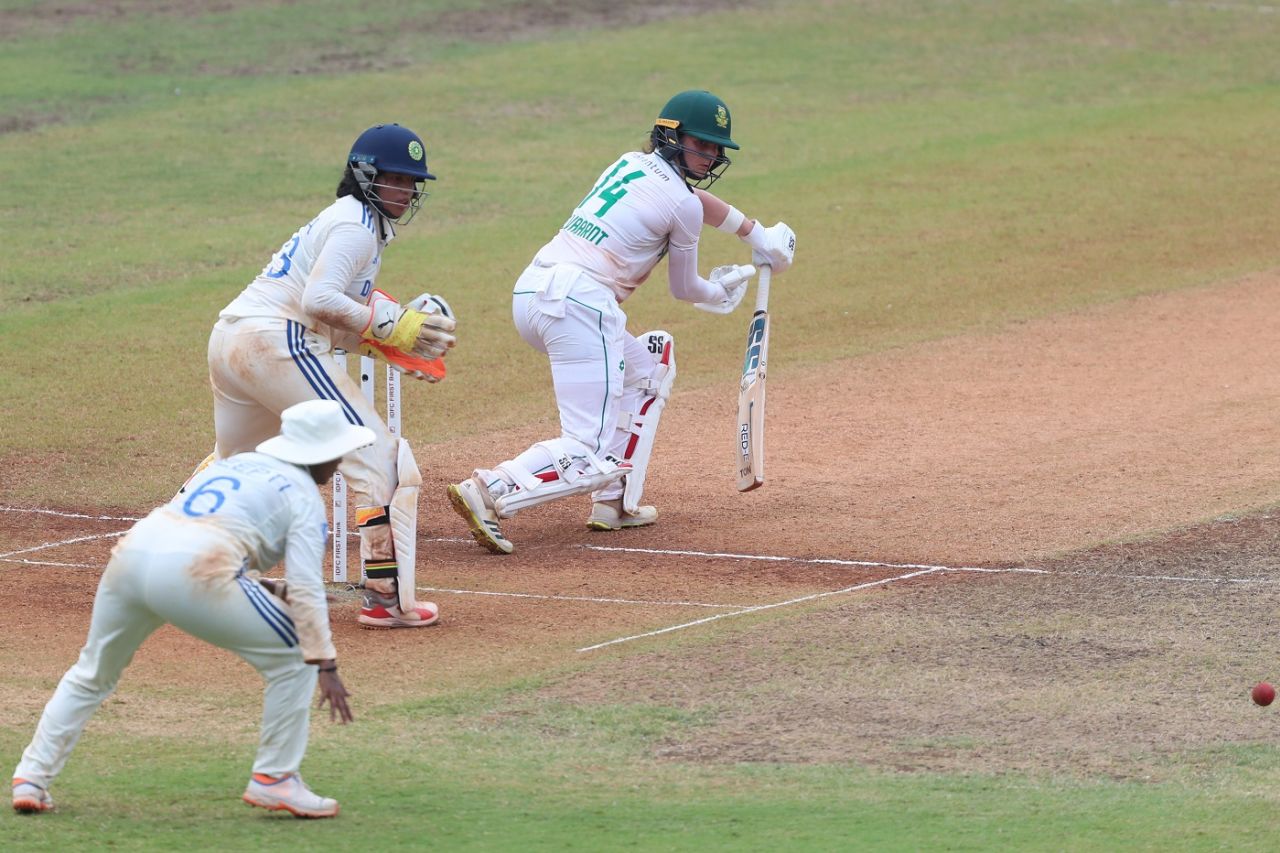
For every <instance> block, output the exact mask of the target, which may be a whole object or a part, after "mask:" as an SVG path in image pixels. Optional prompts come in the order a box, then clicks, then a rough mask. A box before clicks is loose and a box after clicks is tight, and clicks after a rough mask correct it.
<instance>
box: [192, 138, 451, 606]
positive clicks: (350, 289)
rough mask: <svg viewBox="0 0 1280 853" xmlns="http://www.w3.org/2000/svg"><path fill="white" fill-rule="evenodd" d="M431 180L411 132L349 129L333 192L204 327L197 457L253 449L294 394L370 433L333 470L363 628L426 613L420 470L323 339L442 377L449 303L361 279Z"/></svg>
mask: <svg viewBox="0 0 1280 853" xmlns="http://www.w3.org/2000/svg"><path fill="white" fill-rule="evenodd" d="M430 180H435V175H433V174H431V173H430V172H429V171H427V160H426V153H425V151H424V150H423V145H422V140H421V138H419V137H418V135H417V134H416V133H414V132H413V131H411V130H409V129H408V128H404V127H401V126H400V125H398V124H379V125H375V126H374V127H371V128H369V129H368V130H366V131H365V132H364V133H362V134H360V136H359V138H358V139H356V141H355V144H354V145H352V146H351V151H350V154H349V155H348V157H347V165H346V169H345V171H344V172H343V175H342V179H341V181H340V182H339V184H338V189H337V201H335V202H334V203H333V204H331V205H329V206H328V207H327V208H325V209H324V210H322V211H321V212H320V214H319V215H318V216H316V218H315V219H312V220H311V221H310V222H308V223H307V224H306V225H304V226H302V227H301V228H299V229H298V231H297V232H296V233H295V234H294V235H293V236H292V237H290V238H289V239H288V240H286V241H285V243H284V245H283V246H281V247H280V250H279V251H278V252H276V254H275V256H274V257H272V259H271V262H270V263H269V264H267V266H266V268H265V269H264V270H263V271H262V272H261V273H260V274H259V275H258V277H257V278H255V279H254V280H253V281H252V282H251V283H250V284H249V286H248V287H247V288H245V290H244V292H243V293H241V294H240V295H239V296H238V297H236V298H235V299H234V300H233V301H232V302H231V304H230V305H228V306H227V307H226V308H224V309H223V310H222V313H221V314H220V315H219V318H218V322H217V324H216V325H215V326H214V328H213V333H212V335H211V336H210V338H209V380H210V382H211V383H212V385H213V415H214V430H215V433H216V438H217V446H216V450H215V451H214V453H213V454H211V455H210V460H211V459H214V458H219V459H221V458H225V457H228V456H231V455H233V454H236V453H240V452H243V451H245V450H250V449H252V448H253V447H254V446H255V445H256V444H257V443H258V442H260V441H262V440H263V439H264V438H266V437H268V436H270V435H272V434H273V433H274V432H275V431H276V429H277V428H278V427H279V424H280V412H282V411H284V410H285V409H286V408H288V407H289V406H291V405H293V404H294V403H298V402H300V401H303V400H314V399H323V400H334V401H336V402H337V403H338V404H339V405H340V406H341V407H342V411H343V414H344V415H345V416H346V418H347V420H348V421H350V422H351V423H353V424H358V425H363V426H367V427H369V428H370V429H372V430H373V431H374V435H375V441H374V442H373V444H372V445H371V446H369V447H368V448H365V449H363V450H361V451H359V452H357V453H354V454H352V455H351V456H350V457H349V458H348V459H346V460H345V461H344V462H343V464H342V468H341V470H342V475H343V477H344V478H345V479H346V482H347V485H348V487H349V488H350V489H351V494H352V498H351V501H352V503H353V504H354V505H355V509H356V519H357V523H358V526H359V532H360V556H361V559H362V561H363V571H364V574H365V575H366V576H367V578H368V580H367V582H366V584H365V594H364V601H363V604H362V606H361V609H360V614H359V617H358V619H359V622H360V624H362V625H365V626H367V627H374V628H406V627H409V628H413V627H422V626H425V625H431V624H433V623H435V622H436V621H437V620H438V619H439V609H438V608H437V607H436V605H435V604H434V603H432V602H429V601H418V600H417V599H416V595H415V591H416V566H415V543H416V532H417V520H418V489H419V487H420V485H421V483H422V478H421V476H420V474H419V472H418V466H417V463H416V461H415V460H414V456H413V452H412V450H410V448H409V443H408V442H407V441H405V440H404V439H403V438H397V437H396V436H393V435H392V434H391V433H390V432H389V431H388V430H387V426H386V424H385V423H384V422H383V421H382V419H381V417H379V415H378V412H377V410H376V409H375V408H374V406H373V404H372V403H371V402H370V401H368V400H366V399H365V397H364V395H363V394H361V393H360V388H359V386H358V385H357V384H356V383H355V382H354V381H353V380H352V379H351V377H350V376H349V375H348V374H347V372H346V370H345V369H344V368H342V367H339V366H338V364H337V363H336V361H335V360H334V350H335V349H342V350H346V351H349V352H356V351H359V352H362V353H364V354H366V355H374V356H377V357H378V358H380V359H383V360H384V361H386V362H387V363H388V364H390V366H391V367H392V368H395V369H396V370H399V371H401V372H402V373H407V374H409V375H410V376H413V377H415V378H417V379H423V380H426V381H427V382H438V381H439V380H441V379H442V378H443V377H444V364H443V362H442V361H441V358H442V357H443V356H444V355H445V353H447V352H448V351H449V349H450V348H451V347H453V346H454V344H455V342H456V340H455V337H454V331H455V328H456V322H455V318H454V316H453V312H452V310H451V309H450V308H449V306H448V304H447V303H446V302H445V301H444V300H443V299H442V298H440V297H438V296H432V295H430V294H426V293H424V294H422V295H421V296H419V297H417V298H416V299H414V300H412V301H411V302H409V303H407V304H401V303H399V302H397V301H396V300H394V299H392V298H391V297H390V296H388V295H387V294H386V293H383V292H382V291H381V290H377V289H375V287H374V282H375V281H376V279H377V277H378V271H379V269H380V268H381V261H382V253H383V251H384V250H385V249H386V247H387V245H388V244H389V243H390V242H391V240H392V239H393V238H394V237H395V235H396V230H395V226H396V225H405V224H407V223H408V222H409V220H411V219H412V218H413V216H414V214H415V213H417V211H418V208H419V206H420V205H421V204H422V199H423V198H424V197H425V195H426V193H425V191H424V189H423V187H424V186H425V182H426V181H430ZM207 461H209V460H206V462H207ZM196 470H197V471H199V470H200V469H199V468H197V469H196Z"/></svg>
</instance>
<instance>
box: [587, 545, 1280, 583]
mask: <svg viewBox="0 0 1280 853" xmlns="http://www.w3.org/2000/svg"><path fill="white" fill-rule="evenodd" d="M582 547H584V548H586V549H588V550H592V551H624V552H630V553H635V554H658V555H663V556H672V557H706V558H709V559H710V558H719V559H729V560H759V561H762V562H769V563H808V564H820V565H835V566H860V567H864V568H877V569H932V570H934V571H939V572H983V573H987V574H1001V573H1005V574H1025V575H1049V576H1061V577H1068V576H1076V577H1097V578H1113V579H1115V580H1135V581H1180V582H1185V583H1241V584H1247V583H1258V584H1274V583H1280V579H1272V578H1222V577H1215V578H1192V577H1181V576H1179V575H1112V574H1107V573H1106V572H1072V571H1064V572H1055V571H1050V570H1049V569H1032V568H1027V567H1019V566H1014V567H1007V568H991V567H988V566H934V565H929V564H927V563H877V562H873V561H871V560H836V559H826V558H809V557H777V556H772V555H768V554H731V553H722V552H716V551H674V550H663V549H659V548H616V547H608V546H602V545H583V546H582Z"/></svg>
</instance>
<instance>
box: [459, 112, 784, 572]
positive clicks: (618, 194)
mask: <svg viewBox="0 0 1280 853" xmlns="http://www.w3.org/2000/svg"><path fill="white" fill-rule="evenodd" d="M726 148H733V149H737V148H738V144H737V143H736V142H734V141H733V139H732V138H731V136H730V119H729V110H728V108H727V107H726V106H725V104H724V102H723V101H721V100H720V99H719V98H717V97H716V96H715V95H713V94H711V93H710V92H705V91H687V92H681V93H680V94H678V95H676V96H675V97H674V98H672V99H671V100H670V101H669V102H668V103H667V105H666V106H665V107H664V108H663V109H662V112H661V113H660V114H659V116H658V118H657V119H656V120H655V122H654V126H653V128H652V130H651V132H650V135H649V140H648V142H647V144H646V145H645V146H644V150H643V151H631V152H629V153H627V154H624V155H623V156H622V157H620V158H619V159H618V160H616V161H615V162H614V163H612V164H610V165H609V167H608V168H606V169H605V170H604V172H602V173H601V175H600V177H599V179H598V180H597V181H596V183H595V186H593V187H592V188H591V190H590V191H589V192H588V193H587V194H586V196H585V197H584V198H583V199H582V201H581V202H579V203H578V206H577V207H576V208H574V210H573V212H572V213H571V214H570V215H569V218H568V219H567V220H566V221H565V223H564V225H563V226H561V228H560V231H559V232H558V233H557V234H556V235H555V237H554V238H552V240H551V242H549V243H547V244H546V245H545V246H543V247H542V249H540V250H539V251H538V254H537V255H536V256H535V257H534V259H533V262H532V263H531V264H530V265H529V266H528V267H527V268H526V269H525V271H524V273H523V274H521V276H520V278H519V279H518V280H517V281H516V284H515V288H514V292H513V295H512V315H513V318H514V320H515V325H516V329H517V330H518V331H519V332H520V336H521V337H523V338H524V339H525V341H526V342H527V343H528V344H529V345H530V346H532V347H533V348H534V349H536V350H538V351H539V352H541V353H544V354H545V355H546V356H547V357H548V358H549V359H550V361H551V378H552V383H553V385H554V387H555V396H556V405H557V406H558V407H559V409H560V435H559V436H558V437H556V438H552V439H549V440H547V441H540V442H538V443H537V444H535V445H533V446H532V447H530V448H529V449H528V450H525V451H524V452H523V453H521V454H519V455H518V456H516V457H515V458H514V459H509V460H507V461H505V462H501V463H499V464H497V465H495V466H494V467H492V468H477V469H476V470H475V472H474V474H473V475H472V476H471V477H470V478H469V479H467V480H463V481H462V482H460V483H456V484H454V485H451V486H449V487H448V494H449V500H450V502H451V503H452V504H453V507H454V509H455V510H456V511H457V512H458V514H459V515H461V516H462V518H463V519H465V520H466V522H467V525H468V526H469V527H470V529H471V533H472V535H473V536H474V537H475V539H476V541H477V542H479V543H480V544H481V545H482V546H484V547H485V548H488V549H489V550H490V551H493V552H494V553H498V554H509V553H511V552H512V550H514V546H513V545H512V543H511V541H510V540H508V539H507V538H506V537H505V536H504V535H503V533H502V529H501V527H500V524H501V519H503V518H508V517H510V516H512V515H514V514H515V513H517V512H519V511H520V510H522V509H526V508H528V507H531V506H536V505H538V504H541V503H545V502H547V501H551V500H555V499H557V498H563V497H569V496H571V495H578V494H585V493H588V492H590V493H591V495H592V499H593V506H592V509H591V514H590V516H589V517H588V519H587V526H588V527H590V528H591V529H593V530H620V529H622V528H626V527H641V526H644V525H648V524H653V523H654V522H655V521H657V518H658V511H657V509H655V508H654V507H653V506H650V505H647V504H642V503H641V502H640V500H641V496H642V494H643V490H644V481H645V475H646V473H647V471H648V466H649V459H650V455H651V453H652V451H653V445H654V438H655V436H656V434H657V429H658V422H659V419H660V417H661V415H662V410H663V408H664V406H665V405H666V401H667V397H668V395H669V394H670V393H671V387H672V384H673V383H674V382H675V377H676V358H675V343H674V341H673V340H672V338H671V335H670V334H668V333H667V332H665V331H660V330H656V331H651V332H645V333H643V334H641V335H638V336H636V335H632V334H630V333H629V332H628V331H627V328H626V323H627V318H626V315H625V314H623V312H622V308H621V303H622V302H623V301H624V300H625V299H626V298H627V297H628V296H630V295H631V294H632V293H633V292H634V291H635V290H636V288H638V287H639V286H640V285H641V284H643V283H644V281H645V280H646V279H647V278H648V277H649V274H650V273H651V272H652V271H653V268H654V267H655V266H656V265H657V264H658V262H659V261H661V260H662V258H663V256H667V257H668V264H667V277H668V283H669V286H670V290H671V294H672V295H673V296H675V297H676V298H677V299H680V300H682V301H685V302H691V303H694V304H695V305H696V306H697V307H699V308H702V309H704V310H707V311H711V312H713V313H728V312H729V311H731V310H733V308H734V307H736V306H737V304H738V303H739V302H740V301H741V300H742V296H743V293H744V292H745V291H746V286H747V281H748V280H749V279H750V276H751V275H752V274H753V273H754V270H753V269H752V268H751V267H749V266H745V265H744V266H725V267H717V268H716V269H714V270H712V272H711V278H710V279H709V280H708V279H704V278H702V277H701V276H700V275H699V274H698V238H699V235H700V233H701V230H702V225H703V224H704V223H707V224H710V225H712V226H713V227H716V228H718V229H719V230H721V231H726V232H729V233H732V234H736V235H737V236H738V237H739V238H741V239H742V240H743V241H744V242H746V243H748V244H749V245H750V246H751V247H752V250H753V252H752V258H753V260H754V261H755V262H756V263H767V264H771V265H772V266H773V270H774V272H782V271H784V270H786V268H787V267H788V266H790V264H791V260H792V257H793V255H794V252H795V234H794V232H792V230H791V229H790V228H789V227H787V226H786V225H785V224H784V223H778V224H777V225H774V226H773V227H771V228H764V227H762V226H761V225H760V224H759V223H757V222H755V221H754V220H748V219H747V218H746V217H745V216H744V215H743V214H742V213H741V212H739V211H738V210H737V209H736V208H733V207H731V206H730V205H728V204H726V203H725V202H723V201H721V200H720V199H718V198H716V197H715V196H713V195H711V194H710V193H709V192H707V191H706V189H705V188H706V187H709V186H710V185H711V184H712V183H714V182H715V180H716V179H717V178H719V177H720V175H721V173H723V171H724V169H725V168H726V167H727V166H728V165H729V158H728V157H726V156H725V149H726Z"/></svg>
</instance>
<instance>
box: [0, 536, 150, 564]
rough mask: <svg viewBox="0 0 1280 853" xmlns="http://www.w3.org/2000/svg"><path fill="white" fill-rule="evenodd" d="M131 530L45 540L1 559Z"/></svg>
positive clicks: (11, 552) (5, 555)
mask: <svg viewBox="0 0 1280 853" xmlns="http://www.w3.org/2000/svg"><path fill="white" fill-rule="evenodd" d="M128 532H129V531H127V530H117V531H116V532H115V533H95V534H94V535H92V536H77V537H76V538H75V539H63V540H62V541H61V542H45V543H44V544H43V545H32V546H31V547H30V548H20V549H19V550H17V551H9V552H7V553H4V554H0V559H3V558H5V557H13V556H15V555H17V554H30V553H31V552H32V551H43V550H44V549H45V548H57V547H58V546H60V545H74V544H75V543H77V542H89V541H91V540H93V539H106V538H107V537H109V536H123V535H125V534H126V533H128Z"/></svg>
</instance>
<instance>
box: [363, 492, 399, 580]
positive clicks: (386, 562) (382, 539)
mask: <svg viewBox="0 0 1280 853" xmlns="http://www.w3.org/2000/svg"><path fill="white" fill-rule="evenodd" d="M390 509H391V508H390V507H385V506H357V507H356V527H357V529H358V530H359V531H360V562H361V564H362V565H363V566H364V576H365V578H368V579H372V580H394V579H395V576H396V549H395V545H394V544H393V543H392V541H391V512H390Z"/></svg>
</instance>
